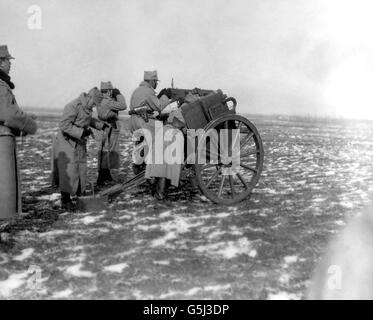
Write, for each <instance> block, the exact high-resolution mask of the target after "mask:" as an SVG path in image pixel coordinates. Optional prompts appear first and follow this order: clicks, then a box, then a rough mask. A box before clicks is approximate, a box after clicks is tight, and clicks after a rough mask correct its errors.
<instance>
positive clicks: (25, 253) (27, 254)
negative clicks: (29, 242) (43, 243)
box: [13, 248, 35, 261]
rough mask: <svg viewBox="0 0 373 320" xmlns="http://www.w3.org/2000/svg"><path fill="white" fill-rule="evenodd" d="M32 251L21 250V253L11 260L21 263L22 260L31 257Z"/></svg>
mask: <svg viewBox="0 0 373 320" xmlns="http://www.w3.org/2000/svg"><path fill="white" fill-rule="evenodd" d="M34 251H35V250H34V249H33V248H27V249H23V250H22V253H21V254H20V255H18V256H15V257H13V260H15V261H23V260H26V259H28V258H29V257H31V255H32V254H33V253H34Z"/></svg>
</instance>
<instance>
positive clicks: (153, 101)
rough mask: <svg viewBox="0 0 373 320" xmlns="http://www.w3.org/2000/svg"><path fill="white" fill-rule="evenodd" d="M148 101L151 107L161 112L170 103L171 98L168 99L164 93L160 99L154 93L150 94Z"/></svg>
mask: <svg viewBox="0 0 373 320" xmlns="http://www.w3.org/2000/svg"><path fill="white" fill-rule="evenodd" d="M146 102H147V103H148V105H149V107H150V108H152V109H153V110H156V111H158V112H161V111H162V110H163V109H164V108H166V106H167V105H168V104H169V103H170V99H168V98H167V97H166V96H164V95H163V96H162V97H161V98H160V99H158V98H157V96H156V95H155V93H154V94H152V95H149V96H148V98H147V99H146Z"/></svg>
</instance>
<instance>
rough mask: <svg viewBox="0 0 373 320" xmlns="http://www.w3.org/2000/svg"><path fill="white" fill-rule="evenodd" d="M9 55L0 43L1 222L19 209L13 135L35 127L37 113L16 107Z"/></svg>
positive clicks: (18, 180) (32, 132)
mask: <svg viewBox="0 0 373 320" xmlns="http://www.w3.org/2000/svg"><path fill="white" fill-rule="evenodd" d="M12 59H14V58H13V57H12V56H11V55H10V54H9V51H8V47H7V46H6V45H0V206H1V207H0V223H1V222H2V221H3V222H4V221H9V220H11V219H13V218H15V217H16V215H17V214H19V213H21V210H22V207H21V184H20V175H19V169H18V165H17V151H16V137H17V136H24V135H27V134H34V133H35V132H36V130H37V124H36V121H35V119H36V117H35V116H34V115H31V114H27V113H26V112H23V111H22V110H21V109H20V108H19V106H18V104H17V101H16V98H15V96H14V94H13V92H12V90H13V89H14V88H15V86H14V84H13V82H12V81H11V78H10V76H9V72H10V67H11V60H12Z"/></svg>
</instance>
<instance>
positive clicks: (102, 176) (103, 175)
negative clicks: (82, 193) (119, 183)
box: [97, 169, 114, 186]
mask: <svg viewBox="0 0 373 320" xmlns="http://www.w3.org/2000/svg"><path fill="white" fill-rule="evenodd" d="M112 181H114V180H113V177H112V176H111V173H110V169H100V170H99V171H98V178H97V185H98V186H103V185H105V183H106V182H112Z"/></svg>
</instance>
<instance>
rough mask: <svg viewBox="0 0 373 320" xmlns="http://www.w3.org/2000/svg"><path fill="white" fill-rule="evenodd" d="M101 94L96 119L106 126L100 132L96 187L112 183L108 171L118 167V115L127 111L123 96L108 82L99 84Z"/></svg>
mask: <svg viewBox="0 0 373 320" xmlns="http://www.w3.org/2000/svg"><path fill="white" fill-rule="evenodd" d="M101 93H102V94H103V100H102V102H101V103H100V105H99V106H97V114H98V119H99V120H102V121H105V123H107V124H108V126H107V128H106V129H105V130H104V131H103V132H102V136H101V141H100V142H101V143H100V145H99V149H98V157H97V158H98V178H97V185H98V186H103V185H104V184H105V183H107V182H111V181H113V178H112V176H111V172H110V169H119V167H120V157H119V134H120V123H119V121H118V120H119V117H118V113H119V111H123V110H126V109H127V104H126V100H125V98H124V96H123V95H122V94H121V93H120V91H119V90H118V89H116V88H114V87H113V85H112V84H111V82H110V81H108V82H101Z"/></svg>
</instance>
